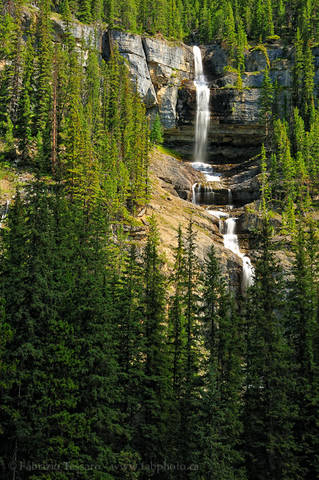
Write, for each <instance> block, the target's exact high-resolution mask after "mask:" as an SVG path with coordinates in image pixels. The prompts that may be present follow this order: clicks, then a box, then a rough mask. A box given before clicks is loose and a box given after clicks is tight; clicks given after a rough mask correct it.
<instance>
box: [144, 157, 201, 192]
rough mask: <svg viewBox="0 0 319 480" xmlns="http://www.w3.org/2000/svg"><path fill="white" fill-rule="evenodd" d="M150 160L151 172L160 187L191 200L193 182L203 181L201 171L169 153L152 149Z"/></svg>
mask: <svg viewBox="0 0 319 480" xmlns="http://www.w3.org/2000/svg"><path fill="white" fill-rule="evenodd" d="M152 160H153V161H152V172H153V174H154V175H155V176H156V177H157V179H158V180H159V182H160V184H161V186H162V188H163V189H165V190H167V191H168V192H169V193H170V194H172V195H174V196H176V197H177V196H178V197H180V198H182V199H183V200H188V201H191V200H192V187H193V185H194V183H200V182H204V181H205V178H204V175H203V174H202V173H200V172H197V171H196V170H194V169H193V168H192V167H191V166H190V165H189V164H187V163H185V162H183V161H182V160H178V159H177V158H175V157H172V156H171V155H167V154H164V153H159V152H158V151H154V152H153V154H152Z"/></svg>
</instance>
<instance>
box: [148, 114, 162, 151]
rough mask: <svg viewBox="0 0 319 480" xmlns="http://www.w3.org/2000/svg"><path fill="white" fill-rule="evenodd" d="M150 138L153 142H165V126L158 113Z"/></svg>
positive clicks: (158, 143) (157, 143)
mask: <svg viewBox="0 0 319 480" xmlns="http://www.w3.org/2000/svg"><path fill="white" fill-rule="evenodd" d="M150 139H151V142H152V143H154V144H156V145H160V144H161V143H163V127H162V124H161V119H160V116H159V114H158V113H157V114H156V117H155V120H154V122H153V125H152V129H151V135H150Z"/></svg>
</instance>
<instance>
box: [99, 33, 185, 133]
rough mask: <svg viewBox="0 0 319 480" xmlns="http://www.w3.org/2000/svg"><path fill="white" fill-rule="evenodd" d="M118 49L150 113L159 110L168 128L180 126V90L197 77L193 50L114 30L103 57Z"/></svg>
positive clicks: (109, 36)
mask: <svg viewBox="0 0 319 480" xmlns="http://www.w3.org/2000/svg"><path fill="white" fill-rule="evenodd" d="M115 45H116V46H117V48H118V49H119V52H120V54H121V55H122V56H123V57H124V58H125V59H126V60H127V61H128V67H129V69H130V73H131V77H132V79H134V80H136V83H137V89H138V91H139V93H140V94H141V97H142V99H143V101H144V103H145V105H146V107H147V108H148V109H150V111H151V112H152V111H153V110H154V107H157V108H158V110H159V113H160V115H161V120H162V124H163V125H164V127H165V128H167V129H168V128H173V127H175V125H176V105H177V98H178V89H179V87H180V85H181V84H182V82H183V81H185V80H187V79H189V78H192V77H193V55H192V51H191V48H190V47H187V46H186V45H183V44H176V43H169V42H167V41H165V40H163V39H161V38H148V37H145V38H144V37H141V36H139V35H131V34H129V33H126V32H121V31H117V30H110V31H109V32H107V34H105V35H104V40H103V56H104V58H106V59H108V57H109V55H110V51H111V49H112V48H113V47H114V46H115Z"/></svg>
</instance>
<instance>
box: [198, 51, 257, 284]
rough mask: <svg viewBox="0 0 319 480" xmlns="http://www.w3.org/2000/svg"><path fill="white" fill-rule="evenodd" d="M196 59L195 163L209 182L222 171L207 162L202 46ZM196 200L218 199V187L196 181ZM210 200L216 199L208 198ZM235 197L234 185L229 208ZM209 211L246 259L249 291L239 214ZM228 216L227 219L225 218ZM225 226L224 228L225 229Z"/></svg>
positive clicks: (249, 267) (206, 92) (249, 270)
mask: <svg viewBox="0 0 319 480" xmlns="http://www.w3.org/2000/svg"><path fill="white" fill-rule="evenodd" d="M193 52H194V61H195V80H194V84H195V87H196V101H197V104H196V106H197V109H196V126H195V149H194V161H193V163H192V167H193V168H194V169H195V170H199V171H200V172H202V173H203V174H204V175H205V178H206V181H207V182H216V181H220V180H221V175H220V174H219V175H216V174H214V171H213V167H212V166H211V165H210V164H208V163H205V157H206V152H207V136H208V127H209V121H210V111H209V100H210V90H209V87H208V84H207V81H206V78H205V75H204V71H203V62H202V54H201V51H200V49H199V48H198V47H196V46H195V47H193ZM192 193H193V195H192V202H193V204H195V205H196V204H197V203H201V202H200V200H201V199H202V197H207V196H209V197H212V198H210V200H213V199H214V189H213V186H210V185H201V184H199V183H195V184H194V185H193V188H192ZM207 203H208V204H210V203H212V204H213V202H210V201H209V202H207ZM232 204H233V197H232V191H231V189H228V205H227V208H228V210H232V209H233V205H232ZM208 213H210V214H211V215H213V216H215V217H217V218H218V219H219V229H220V231H221V233H223V237H224V246H225V248H227V249H229V250H231V251H232V252H233V253H234V254H236V255H238V257H240V258H241V259H242V262H243V276H242V292H243V293H245V291H246V290H247V288H248V287H250V286H251V285H252V283H253V280H254V268H253V266H252V264H251V261H250V258H249V257H247V256H246V255H244V254H243V253H241V251H240V249H239V240H238V235H237V234H236V221H237V218H236V217H229V213H226V212H222V211H218V210H208ZM224 218H226V220H225V221H223V219H224ZM222 230H223V232H222Z"/></svg>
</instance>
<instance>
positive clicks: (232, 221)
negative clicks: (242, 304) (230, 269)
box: [224, 217, 254, 293]
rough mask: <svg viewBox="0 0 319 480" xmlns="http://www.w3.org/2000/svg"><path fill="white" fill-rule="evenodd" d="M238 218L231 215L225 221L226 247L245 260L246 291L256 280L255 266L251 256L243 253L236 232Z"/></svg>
mask: <svg viewBox="0 0 319 480" xmlns="http://www.w3.org/2000/svg"><path fill="white" fill-rule="evenodd" d="M236 221H237V218H235V217H230V218H227V220H226V221H225V233H224V247H225V248H227V249H228V250H231V251H232V252H233V253H235V254H236V255H238V256H239V257H240V258H241V259H242V261H243V278H242V292H243V293H245V291H246V290H247V288H248V287H250V286H251V285H252V284H253V281H254V267H253V266H252V264H251V261H250V258H249V257H247V256H246V255H244V254H243V253H241V251H240V249H239V241H238V235H237V234H236Z"/></svg>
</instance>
